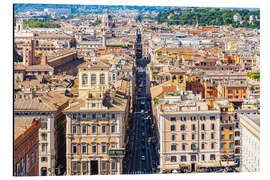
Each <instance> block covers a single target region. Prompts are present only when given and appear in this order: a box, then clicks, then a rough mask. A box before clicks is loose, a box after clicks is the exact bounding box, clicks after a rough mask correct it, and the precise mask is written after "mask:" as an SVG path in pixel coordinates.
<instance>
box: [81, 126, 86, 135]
mask: <svg viewBox="0 0 270 180" xmlns="http://www.w3.org/2000/svg"><path fill="white" fill-rule="evenodd" d="M82 134H87V125H86V124H83V125H82Z"/></svg>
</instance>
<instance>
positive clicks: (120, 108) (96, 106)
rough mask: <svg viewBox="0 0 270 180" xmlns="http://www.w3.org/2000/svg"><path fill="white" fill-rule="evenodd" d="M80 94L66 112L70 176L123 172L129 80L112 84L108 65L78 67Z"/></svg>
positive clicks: (94, 63)
mask: <svg viewBox="0 0 270 180" xmlns="http://www.w3.org/2000/svg"><path fill="white" fill-rule="evenodd" d="M78 75H79V97H78V98H77V99H75V100H74V101H73V102H71V103H70V104H69V107H68V108H66V109H65V111H64V113H65V114H66V117H67V124H66V149H67V153H66V166H67V175H96V174H121V173H122V172H123V157H124V154H125V146H126V141H125V138H126V135H125V134H126V129H127V119H128V113H129V108H130V92H131V85H130V81H126V80H121V81H119V82H117V83H115V84H113V85H110V84H109V65H108V64H106V63H103V62H86V63H84V64H82V65H80V66H79V72H78Z"/></svg>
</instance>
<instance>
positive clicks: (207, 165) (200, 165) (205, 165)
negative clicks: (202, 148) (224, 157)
mask: <svg viewBox="0 0 270 180" xmlns="http://www.w3.org/2000/svg"><path fill="white" fill-rule="evenodd" d="M198 166H199V167H200V168H201V167H206V168H207V167H220V164H219V163H217V162H215V163H202V164H198Z"/></svg>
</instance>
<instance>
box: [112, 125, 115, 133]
mask: <svg viewBox="0 0 270 180" xmlns="http://www.w3.org/2000/svg"><path fill="white" fill-rule="evenodd" d="M111 133H115V125H112V126H111Z"/></svg>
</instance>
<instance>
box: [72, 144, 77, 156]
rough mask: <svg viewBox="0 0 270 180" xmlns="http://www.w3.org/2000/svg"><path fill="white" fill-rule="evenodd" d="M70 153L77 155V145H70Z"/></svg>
mask: <svg viewBox="0 0 270 180" xmlns="http://www.w3.org/2000/svg"><path fill="white" fill-rule="evenodd" d="M72 153H73V154H77V145H76V144H73V145H72Z"/></svg>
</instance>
